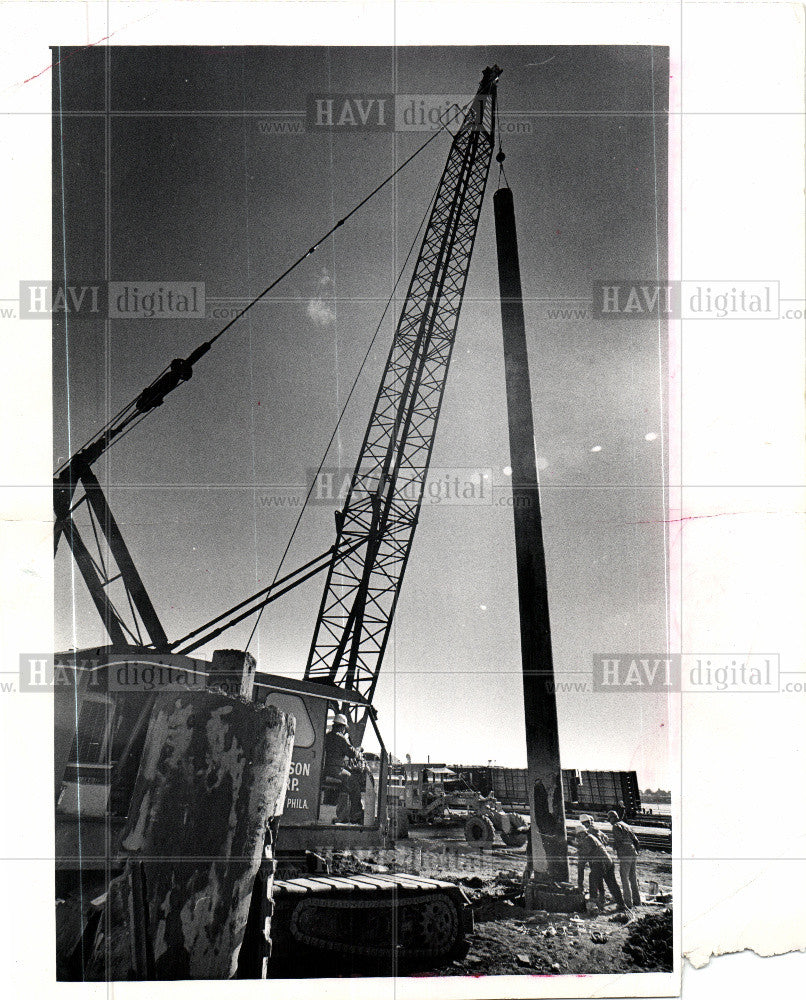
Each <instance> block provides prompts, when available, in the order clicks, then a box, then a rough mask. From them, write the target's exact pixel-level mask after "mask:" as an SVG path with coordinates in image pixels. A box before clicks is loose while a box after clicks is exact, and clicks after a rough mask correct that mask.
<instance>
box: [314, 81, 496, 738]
mask: <svg viewBox="0 0 806 1000" xmlns="http://www.w3.org/2000/svg"><path fill="white" fill-rule="evenodd" d="M500 73H501V71H500V69H499V68H498V67H497V66H494V67H492V68H488V69H486V70H485V71H484V76H483V77H482V81H481V84H480V86H479V90H478V93H477V94H476V98H475V100H474V102H473V105H472V107H471V108H470V110H469V111H468V113H467V115H466V117H465V120H464V121H463V123H462V126H461V128H460V129H459V132H458V133H457V134H456V136H455V138H454V140H453V143H452V145H451V149H450V153H449V154H448V162H447V164H446V165H445V170H444V172H443V174H442V178H441V180H440V183H439V187H438V189H437V194H436V197H435V200H434V207H433V209H432V211H431V217H430V219H429V221H428V226H427V228H426V232H425V235H424V237H423V243H422V247H421V249H420V254H419V257H418V259H417V262H416V264H415V266H414V272H413V274H412V278H411V282H410V285H409V290H408V294H407V296H406V301H405V303H404V305H403V310H402V312H401V315H400V320H399V322H398V326H397V330H396V333H395V337H394V341H393V343H392V348H391V350H390V352H389V357H388V360H387V362H386V368H385V370H384V373H383V378H382V379H381V385H380V388H379V389H378V395H377V397H376V399H375V405H374V407H373V410H372V415H371V417H370V421H369V426H368V427H367V432H366V435H365V437H364V442H363V444H362V446H361V449H360V452H359V455H358V459H357V461H356V465H355V471H354V473H353V477H352V481H351V484H350V488H349V492H348V494H347V499H346V502H345V504H344V507H343V508H342V510H341V511H340V512H339V514H338V516H337V535H336V545H335V551H334V553H333V556H332V559H331V562H330V566H329V567H328V572H327V580H326V583H325V588H324V593H323V595H322V602H321V606H320V609H319V616H318V618H317V622H316V627H315V629H314V634H313V641H312V643H311V650H310V654H309V656H308V664H307V666H306V668H305V677H306V678H307V679H309V680H320V681H325V682H327V683H330V684H341V685H343V686H344V687H346V688H349V689H351V690H356V691H358V692H360V693H361V694H362V695H364V697H365V698H366V699H367V701H370V702H371V700H372V696H373V694H374V692H375V687H376V685H377V683H378V675H379V672H380V669H381V664H382V662H383V656H384V652H385V650H386V643H387V641H388V639H389V633H390V630H391V627H392V619H393V616H394V613H395V607H396V605H397V600H398V596H399V594H400V587H401V584H402V582H403V576H404V574H405V571H406V564H407V562H408V558H409V554H410V552H411V546H412V541H413V538H414V532H415V529H416V527H417V521H418V518H419V516H420V508H421V506H422V501H423V493H424V486H425V479H426V475H427V473H428V467H429V464H430V461H431V452H432V450H433V447H434V438H435V434H436V428H437V421H438V419H439V413H440V408H441V405H442V397H443V394H444V391H445V383H446V380H447V377H448V367H449V365H450V360H451V354H452V351H453V345H454V340H455V335H456V327H457V324H458V320H459V311H460V309H461V306H462V299H463V296H464V290H465V283H466V281H467V274H468V269H469V266H470V257H471V254H472V252H473V244H474V242H475V238H476V230H477V227H478V220H479V215H480V212H481V205H482V200H483V198H484V190H485V187H486V184H487V176H488V173H489V167H490V160H491V156H492V150H493V143H494V135H495V123H496V83H497V80H498V77H499V75H500ZM356 545H357V546H358V547H357V548H356ZM365 717H366V713H362V714H360V715H359V716H358V717H357V718H356V725H355V727H354V731H355V736H356V737H357V738H358V739H359V740H360V738H361V736H362V734H363V726H364V724H365Z"/></svg>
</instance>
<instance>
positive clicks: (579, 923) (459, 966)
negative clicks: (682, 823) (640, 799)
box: [331, 828, 672, 976]
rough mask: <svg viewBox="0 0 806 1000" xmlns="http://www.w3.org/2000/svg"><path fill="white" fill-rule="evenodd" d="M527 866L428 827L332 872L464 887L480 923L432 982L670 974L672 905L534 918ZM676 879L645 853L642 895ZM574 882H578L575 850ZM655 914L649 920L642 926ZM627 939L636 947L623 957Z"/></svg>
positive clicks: (336, 864)
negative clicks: (524, 877)
mask: <svg viewBox="0 0 806 1000" xmlns="http://www.w3.org/2000/svg"><path fill="white" fill-rule="evenodd" d="M525 862H526V853H525V849H524V848H520V849H509V848H506V847H504V846H503V845H501V846H498V845H494V846H492V847H487V848H479V847H477V846H476V845H473V846H471V845H469V844H467V843H466V842H465V841H464V839H463V837H462V831H461V830H458V831H457V830H456V829H455V828H453V829H451V828H447V829H438V828H436V829H435V828H426V829H417V830H412V831H411V836H410V837H409V838H408V840H404V841H399V842H398V843H397V845H396V846H395V848H394V849H390V850H375V851H367V852H356V854H350V855H347V854H345V855H336V856H334V857H333V858H332V862H331V863H332V867H333V871H334V873H336V872H337V871H339V870H340V871H342V872H349V871H356V870H357V869H360V870H364V871H375V872H384V871H387V872H390V871H391V872H394V871H397V872H413V873H416V874H420V875H424V876H428V877H431V878H440V879H445V880H446V881H452V882H456V883H457V884H459V885H461V886H462V887H463V889H464V891H465V893H466V894H467V896H468V897H469V898H470V900H471V903H472V906H473V911H474V921H475V930H474V932H473V934H472V935H471V936H470V938H469V939H468V951H467V954H466V955H465V956H464V957H463V958H461V959H458V960H456V961H454V962H450V963H448V964H447V965H445V966H442V967H439V968H435V969H433V970H429V971H428V973H427V975H429V976H479V975H499V976H500V975H518V974H520V975H530V974H531V975H540V974H542V975H561V974H586V973H587V974H593V973H623V972H645V971H656V972H666V971H671V945H670V941H669V948H668V950H667V949H666V948H665V947H664V945H665V943H666V942H665V938H664V935H665V934H666V924H665V923H663V926H662V927H661V926H660V923H659V922H658V921H657V919H656V918H658V917H659V916H660V915H661V914H663V913H664V911H665V910H668V912H669V915H671V907H670V903H669V902H667V903H666V904H665V905H661V906H659V905H657V904H645V905H642V906H640V907H636V908H635V909H634V910H633V911H632V912H631V913H630V914H628V915H625V914H617V913H616V911H615V906H614V904H613V903H612V902H610V903H608V905H607V906H606V907H605V910H604V911H603V912H602V913H598V914H579V915H576V914H573V915H569V914H548V913H544V912H539V913H532V912H530V911H528V910H525V909H523V907H522V906H521V905H520V903H521V902H522V896H520V878H521V874H522V872H523V868H524V865H525ZM671 879H672V861H671V857H670V855H668V854H662V853H656V852H652V851H642V852H641V854H640V855H639V862H638V880H639V884H640V887H641V890H642V894H643V895H647V894H648V892H649V883H650V882H651V881H654V882H657V883H658V885H659V886H661V887H668V886H670V885H671ZM571 881H572V882H574V883H575V882H576V862H575V858H574V852H573V850H572V852H571ZM650 915H651V916H652V919H651V920H650V921H648V922H647V921H645V922H643V923H642V922H641V921H642V918H645V917H647V916H650ZM669 919H670V917H669ZM656 923H658V926H655V924H656ZM669 927H670V924H669ZM669 934H670V931H669ZM628 938H629V939H631V946H630V949H629V950H628V951H625V950H624V945H625V943H626V942H627V941H628Z"/></svg>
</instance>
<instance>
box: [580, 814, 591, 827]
mask: <svg viewBox="0 0 806 1000" xmlns="http://www.w3.org/2000/svg"><path fill="white" fill-rule="evenodd" d="M579 822H580V823H581V824H582V825H583V826H593V816H580V817H579Z"/></svg>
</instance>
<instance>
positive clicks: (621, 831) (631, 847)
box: [607, 809, 641, 906]
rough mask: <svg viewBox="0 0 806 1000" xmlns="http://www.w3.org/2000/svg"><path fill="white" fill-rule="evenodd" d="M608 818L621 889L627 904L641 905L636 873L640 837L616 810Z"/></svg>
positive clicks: (611, 811)
mask: <svg viewBox="0 0 806 1000" xmlns="http://www.w3.org/2000/svg"><path fill="white" fill-rule="evenodd" d="M607 819H608V822H609V823H610V826H611V827H612V829H613V847H614V848H615V850H616V855H617V856H618V867H619V875H620V876H621V891H622V893H623V894H624V900H625V902H626V903H627V906H639V905H640V903H641V893H640V891H639V889H638V875H637V873H636V864H637V857H638V838H637V837H636V836H635V834H634V833H633V832H632V830H631V829H630V828H629V827H628V826H627V824H626V823H625V822H624V820H622V819H619V816H618V813H617V812H615V810H613V809H611V810H610V812H609V813H608V814H607Z"/></svg>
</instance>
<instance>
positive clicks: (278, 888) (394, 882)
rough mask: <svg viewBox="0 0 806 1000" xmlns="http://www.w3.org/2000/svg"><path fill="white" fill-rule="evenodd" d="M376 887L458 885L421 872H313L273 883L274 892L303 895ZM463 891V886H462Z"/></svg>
mask: <svg viewBox="0 0 806 1000" xmlns="http://www.w3.org/2000/svg"><path fill="white" fill-rule="evenodd" d="M371 889H376V890H378V891H382V890H386V889H393V890H394V889H406V890H415V891H419V892H422V891H423V890H424V889H440V890H446V889H448V890H450V889H458V887H457V886H456V885H454V884H453V883H452V882H441V881H437V880H436V879H429V878H423V877H421V876H418V875H387V874H384V875H374V874H367V875H353V876H341V877H334V876H330V875H312V876H311V877H310V878H303V877H299V878H291V879H277V880H275V883H274V894H275V896H283V895H294V896H301V895H305V894H307V893H310V892H327V893H330V892H333V891H336V892H337V893H339V892H341V893H344V892H353V891H359V892H362V891H367V890H371ZM459 891H461V890H459Z"/></svg>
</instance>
